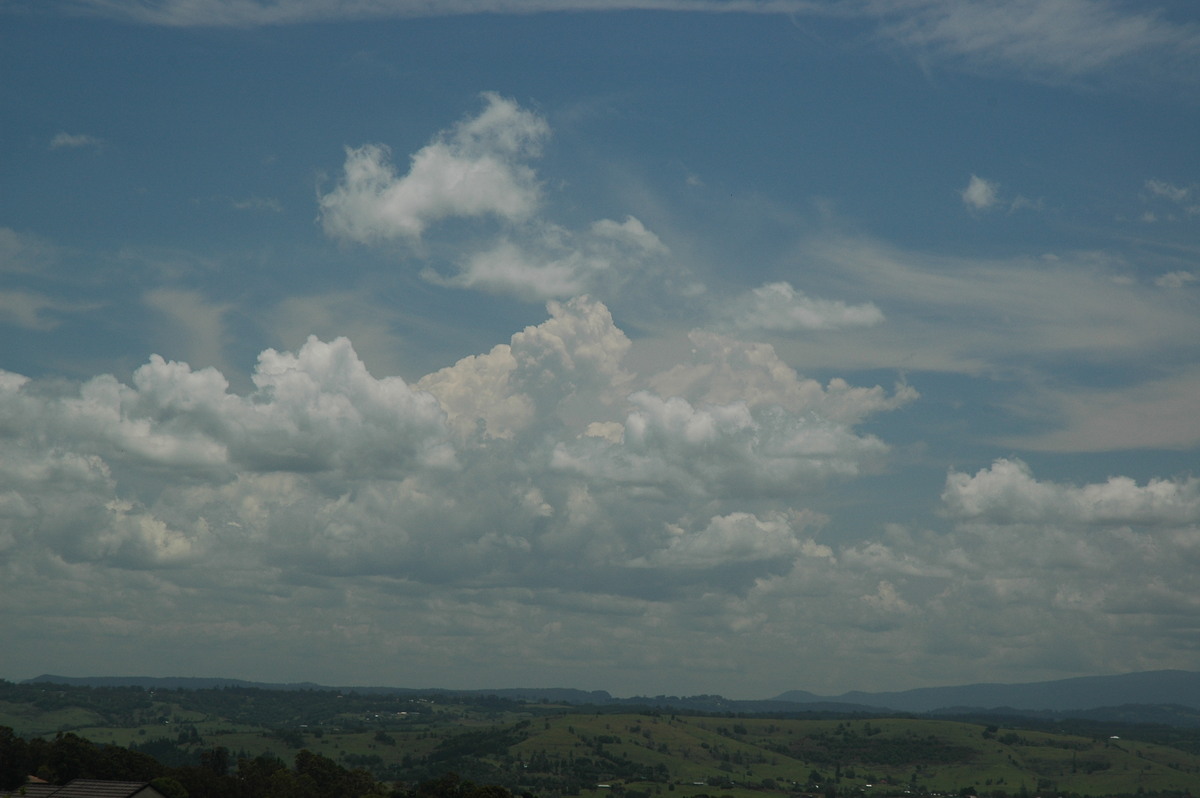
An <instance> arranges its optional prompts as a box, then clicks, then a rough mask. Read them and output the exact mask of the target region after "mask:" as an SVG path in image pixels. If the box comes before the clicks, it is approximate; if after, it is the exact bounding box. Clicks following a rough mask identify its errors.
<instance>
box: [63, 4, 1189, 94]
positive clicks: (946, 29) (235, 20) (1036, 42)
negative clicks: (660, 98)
mask: <svg viewBox="0 0 1200 798" xmlns="http://www.w3.org/2000/svg"><path fill="white" fill-rule="evenodd" d="M79 7H83V8H86V9H88V10H89V11H91V12H93V13H98V14H102V15H105V16H109V17H113V18H117V19H123V20H128V21H132V22H138V23H142V24H151V25H166V26H235V27H249V26H258V25H282V24H296V23H304V22H313V21H320V20H331V19H342V20H356V19H357V20H362V19H376V18H406V17H431V16H455V15H462V14H485V13H486V14H496V13H500V14H504V13H515V14H529V13H535V12H579V11H616V10H630V9H649V10H655V11H668V12H669V11H675V12H687V13H697V12H699V13H747V14H783V15H799V16H805V17H812V18H818V19H819V18H834V19H850V20H857V21H861V22H863V23H866V24H872V25H874V26H875V28H876V32H877V37H878V38H879V40H881V41H882V42H885V43H896V44H899V45H900V46H902V47H903V48H904V49H905V51H906V52H909V53H912V54H913V55H915V57H917V58H918V59H919V60H921V61H922V62H923V63H930V62H933V63H945V64H950V65H953V66H959V67H963V68H967V69H971V70H974V71H981V72H989V73H992V72H1000V73H1003V74H1016V75H1018V76H1020V77H1024V78H1027V79H1032V80H1037V81H1042V82H1048V83H1074V82H1080V81H1086V80H1091V79H1095V78H1097V77H1099V76H1103V77H1105V78H1106V79H1108V80H1110V81H1116V80H1122V79H1123V80H1128V79H1130V78H1131V77H1133V78H1134V79H1136V77H1137V76H1138V75H1150V76H1152V77H1153V76H1158V77H1159V78H1163V77H1166V78H1169V79H1174V80H1185V81H1190V80H1192V77H1191V76H1193V75H1194V74H1195V64H1196V53H1197V52H1198V51H1200V31H1198V30H1197V28H1196V26H1195V25H1192V24H1188V23H1177V22H1174V21H1172V20H1171V19H1170V17H1169V16H1168V15H1166V14H1163V13H1161V11H1160V9H1158V8H1149V9H1141V8H1138V9H1131V8H1130V7H1129V6H1128V5H1126V4H1124V3H1119V2H1113V0H1016V1H1015V2H1010V1H1008V0H985V1H984V2H975V3H961V2H957V0H906V1H905V2H883V1H882V0H854V2H834V0H619V1H617V2H614V0H481V1H480V2H470V1H469V0H440V1H439V2H426V1H424V0H280V1H279V2H267V0H154V2H143V3H137V4H132V5H130V4H127V3H119V2H115V0H76V1H75V2H73V3H72V4H71V5H70V6H67V7H66V8H67V9H68V10H69V11H76V10H77V9H78V8H79Z"/></svg>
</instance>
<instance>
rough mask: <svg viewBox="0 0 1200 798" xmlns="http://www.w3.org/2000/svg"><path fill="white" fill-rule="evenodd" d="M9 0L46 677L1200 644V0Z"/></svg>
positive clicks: (680, 682)
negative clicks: (1198, 580) (1199, 470)
mask: <svg viewBox="0 0 1200 798" xmlns="http://www.w3.org/2000/svg"><path fill="white" fill-rule="evenodd" d="M0 19H2V24H0V76H2V78H3V79H2V80H0V122H2V124H0V186H3V189H4V190H3V191H0V578H2V579H3V581H2V583H0V584H3V585H4V586H3V587H0V600H2V601H3V604H4V606H5V607H6V611H5V613H4V614H3V618H2V619H0V632H2V633H3V637H4V639H5V641H6V642H7V643H8V645H7V646H6V649H7V650H8V652H9V653H8V654H6V657H5V667H4V670H5V672H4V673H2V674H0V676H3V677H5V678H25V677H29V676H34V675H36V674H38V673H42V672H57V673H65V674H67V675H104V674H133V673H138V674H148V675H196V676H215V675H220V676H230V677H241V678H249V679H260V680H269V681H299V680H310V681H317V682H323V683H327V684H392V685H404V686H433V685H436V686H445V687H503V686H552V685H562V686H573V687H580V688H586V689H607V690H610V691H612V692H614V693H616V694H620V695H633V694H639V693H648V694H657V693H674V694H687V693H722V694H725V695H729V696H732V697H766V696H771V695H775V694H778V693H780V692H783V691H785V690H790V689H806V690H811V691H814V692H818V693H836V692H841V691H844V690H850V689H863V690H871V689H903V688H907V687H915V686H921V685H929V684H950V683H966V682H976V681H1001V682H1017V681H1032V680H1037V679H1047V678H1058V677H1067V676H1076V675H1085V674H1105V673H1117V672H1125V671H1133V670H1144V669H1152V668H1185V669H1200V653H1198V652H1197V649H1196V644H1195V640H1196V639H1197V637H1196V634H1197V632H1198V631H1200V629H1198V626H1200V594H1197V592H1196V590H1195V588H1194V584H1193V583H1194V579H1193V574H1194V572H1195V570H1196V566H1197V564H1200V479H1198V478H1197V476H1196V473H1195V472H1196V464H1197V453H1198V451H1200V413H1198V412H1197V411H1198V410H1200V312H1198V311H1200V237H1198V236H1197V231H1198V230H1200V149H1198V148H1197V146H1196V141H1197V135H1198V133H1200V16H1198V15H1197V11H1196V9H1195V7H1194V6H1192V5H1191V4H1190V3H1183V2H1179V3H1154V4H1145V3H1119V2H1107V1H1105V2H1083V1H1082V0H1014V1H1013V2H998V1H996V2H978V3H970V4H967V3H958V2H949V0H906V1H905V2H891V3H882V2H871V1H870V0H862V1H861V2H845V3H827V2H774V3H767V2H754V1H753V0H748V1H747V2H739V3H734V2H723V1H722V0H695V1H694V2H683V1H682V0H679V1H678V2H677V1H676V0H661V2H653V3H651V2H642V3H637V2H634V3H626V4H620V3H583V2H571V0H545V1H544V2H536V3H524V2H518V0H510V2H499V1H498V0H497V2H488V1H486V0H484V1H483V2H478V3H471V4H463V3H455V2H425V3H416V2H405V0H391V1H388V0H358V1H357V2H352V1H351V0H341V1H340V2H339V1H338V0H303V1H302V0H283V1H281V2H270V3H267V2H261V1H260V0H192V2H182V1H179V2H169V1H166V2H165V1H163V0H143V1H142V2H123V1H122V0H71V1H70V2H68V1H66V0H63V1H62V2H39V3H32V2H24V1H23V0H16V1H15V2H14V0H0Z"/></svg>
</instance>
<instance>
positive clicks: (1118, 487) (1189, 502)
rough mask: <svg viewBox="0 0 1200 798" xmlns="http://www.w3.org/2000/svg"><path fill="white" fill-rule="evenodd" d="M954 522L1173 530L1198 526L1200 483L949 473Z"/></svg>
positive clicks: (1009, 468)
mask: <svg viewBox="0 0 1200 798" xmlns="http://www.w3.org/2000/svg"><path fill="white" fill-rule="evenodd" d="M942 502H943V503H944V504H945V507H946V511H947V512H948V513H949V514H950V515H951V516H952V517H953V518H956V519H960V520H964V521H966V520H970V521H980V520H982V521H987V522H990V523H997V524H1015V523H1035V524H1037V523H1040V524H1070V525H1079V526H1084V525H1091V524H1105V525H1114V524H1115V525H1138V526H1171V525H1186V524H1189V523H1197V522H1200V479H1197V478H1194V477H1191V478H1187V479H1184V480H1165V479H1154V480H1151V481H1150V482H1148V483H1146V484H1145V485H1138V484H1136V483H1135V482H1134V481H1133V480H1131V479H1129V478H1127V477H1112V478H1110V479H1109V480H1108V481H1107V482H1103V483H1097V484H1092V485H1083V486H1079V487H1076V486H1070V485H1057V484H1053V483H1042V482H1038V481H1037V480H1035V479H1034V476H1033V472H1032V470H1031V469H1030V468H1029V466H1028V465H1026V464H1025V463H1024V462H1022V461H1020V460H1008V459H1002V460H997V461H995V462H994V463H992V465H991V466H990V467H989V468H987V469H983V470H981V471H979V472H978V473H976V474H975V475H974V476H971V475H968V474H964V473H961V472H951V473H950V475H949V477H948V478H947V479H946V489H945V490H944V491H943V493H942Z"/></svg>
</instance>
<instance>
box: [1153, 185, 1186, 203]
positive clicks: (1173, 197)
mask: <svg viewBox="0 0 1200 798" xmlns="http://www.w3.org/2000/svg"><path fill="white" fill-rule="evenodd" d="M1146 190H1147V191H1149V192H1150V193H1151V194H1152V195H1153V196H1156V197H1163V198H1165V199H1168V200H1170V201H1172V202H1176V203H1180V202H1185V201H1187V199H1188V197H1190V196H1191V194H1192V189H1191V187H1190V186H1175V185H1172V184H1170V183H1168V182H1167V181H1165V180H1147V181H1146Z"/></svg>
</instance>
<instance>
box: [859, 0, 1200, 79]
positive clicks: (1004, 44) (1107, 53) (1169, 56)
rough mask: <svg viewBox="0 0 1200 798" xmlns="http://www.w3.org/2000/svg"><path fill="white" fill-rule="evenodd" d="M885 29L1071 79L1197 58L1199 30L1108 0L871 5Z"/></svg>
mask: <svg viewBox="0 0 1200 798" xmlns="http://www.w3.org/2000/svg"><path fill="white" fill-rule="evenodd" d="M863 7H864V8H865V9H867V13H868V14H871V15H876V16H878V18H879V20H880V30H881V33H882V34H883V35H884V36H886V37H888V38H890V39H893V40H895V41H897V42H899V43H901V44H903V45H904V46H906V47H909V48H914V49H916V50H917V51H918V52H921V53H923V54H925V55H926V56H928V57H933V58H937V59H940V60H942V61H947V62H950V63H955V62H957V63H960V64H962V65H964V66H966V67H968V68H971V69H975V70H985V71H994V70H1002V71H1004V72H1011V73H1016V74H1018V75H1021V76H1023V77H1026V78H1031V79H1034V80H1040V81H1046V82H1051V83H1069V82H1073V81H1077V80H1080V79H1082V78H1084V77H1087V76H1091V75H1095V74H1097V73H1107V74H1109V75H1110V76H1112V75H1113V73H1114V72H1115V71H1116V70H1117V69H1118V68H1119V67H1121V66H1124V67H1126V68H1127V69H1128V68H1129V66H1130V65H1133V64H1141V65H1146V64H1153V65H1156V66H1157V67H1158V68H1164V67H1170V66H1171V65H1173V64H1180V65H1181V64H1186V63H1189V62H1190V63H1194V59H1195V54H1196V50H1197V43H1198V42H1200V32H1198V31H1197V29H1196V28H1195V26H1193V25H1188V24H1179V23H1173V22H1171V21H1170V20H1169V19H1168V18H1167V17H1166V16H1165V15H1163V14H1161V13H1158V10H1157V9H1146V10H1142V11H1140V12H1136V11H1130V10H1129V9H1128V8H1127V7H1126V6H1125V5H1123V4H1120V3H1115V2H1108V1H1107V0H1099V1H1097V0H1017V2H1004V1H1002V0H985V2H977V3H959V2H955V1H954V0H914V2H905V3H882V2H867V3H865V4H864V6H863Z"/></svg>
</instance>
